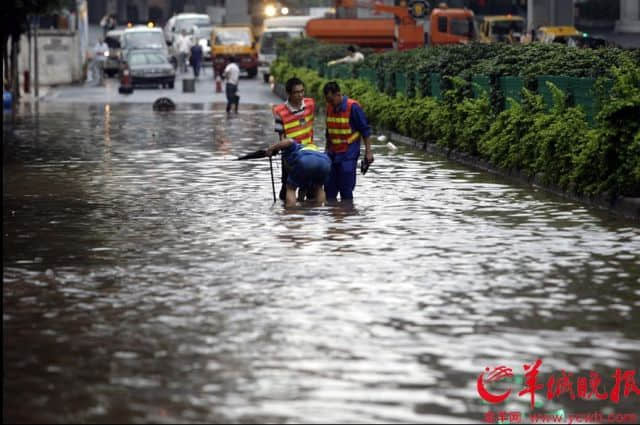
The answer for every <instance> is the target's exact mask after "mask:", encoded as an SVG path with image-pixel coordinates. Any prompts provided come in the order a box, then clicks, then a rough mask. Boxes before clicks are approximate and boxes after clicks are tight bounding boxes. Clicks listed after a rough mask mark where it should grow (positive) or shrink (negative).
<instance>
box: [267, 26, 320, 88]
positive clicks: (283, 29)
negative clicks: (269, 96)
mask: <svg viewBox="0 0 640 425" xmlns="http://www.w3.org/2000/svg"><path fill="white" fill-rule="evenodd" d="M310 19H312V16H279V17H276V18H267V19H265V20H264V24H263V31H262V35H261V36H260V43H259V44H260V49H259V50H258V73H260V74H262V78H263V79H264V82H265V83H267V82H269V72H270V71H269V69H270V68H271V63H273V61H274V60H275V59H276V43H277V41H278V40H282V39H288V38H298V37H304V28H305V26H306V25H307V22H308V21H309V20H310Z"/></svg>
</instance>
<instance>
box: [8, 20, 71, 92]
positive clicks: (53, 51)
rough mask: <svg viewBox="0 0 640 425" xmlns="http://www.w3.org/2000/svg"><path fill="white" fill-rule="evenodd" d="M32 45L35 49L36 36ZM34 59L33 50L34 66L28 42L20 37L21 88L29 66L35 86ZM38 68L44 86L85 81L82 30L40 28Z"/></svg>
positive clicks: (40, 80)
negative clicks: (80, 31) (81, 40)
mask: <svg viewBox="0 0 640 425" xmlns="http://www.w3.org/2000/svg"><path fill="white" fill-rule="evenodd" d="M31 46H32V50H33V48H34V39H33V38H31ZM33 61H34V52H33V51H32V52H31V66H29V41H28V39H27V36H26V35H25V36H23V37H22V38H21V40H20V57H19V60H18V68H19V72H20V87H21V88H22V87H23V81H22V78H23V75H24V74H23V71H24V70H27V69H29V70H30V73H31V87H33V81H34V80H33V79H34V78H35V77H34V73H35V68H34V62H33ZM38 68H39V70H38V71H39V72H38V73H39V82H40V85H42V86H48V85H55V84H71V83H76V82H80V81H83V80H84V74H83V61H82V55H81V48H80V36H79V33H78V32H76V31H62V30H40V31H38ZM32 90H33V88H32Z"/></svg>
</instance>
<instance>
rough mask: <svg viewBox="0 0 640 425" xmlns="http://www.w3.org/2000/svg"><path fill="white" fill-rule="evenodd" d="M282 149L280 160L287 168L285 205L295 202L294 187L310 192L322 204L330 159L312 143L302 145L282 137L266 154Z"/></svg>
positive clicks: (291, 205) (290, 205)
mask: <svg viewBox="0 0 640 425" xmlns="http://www.w3.org/2000/svg"><path fill="white" fill-rule="evenodd" d="M280 150H281V151H282V160H283V162H284V164H286V167H287V169H288V170H289V173H288V176H287V181H286V196H285V206H286V207H293V206H295V204H296V189H298V188H300V190H301V191H303V192H307V193H312V194H313V199H314V200H315V201H316V202H318V203H320V204H322V203H324V202H325V201H326V198H325V193H324V190H323V186H324V185H325V184H326V183H327V180H328V179H329V172H330V170H331V160H330V159H329V156H328V155H327V154H326V153H324V152H320V151H318V147H317V146H316V145H314V144H308V145H302V144H300V143H297V141H296V140H294V139H284V140H281V141H279V142H278V143H276V144H275V145H272V146H270V147H269V148H268V149H267V155H268V156H271V155H273V154H274V153H275V152H277V151H280Z"/></svg>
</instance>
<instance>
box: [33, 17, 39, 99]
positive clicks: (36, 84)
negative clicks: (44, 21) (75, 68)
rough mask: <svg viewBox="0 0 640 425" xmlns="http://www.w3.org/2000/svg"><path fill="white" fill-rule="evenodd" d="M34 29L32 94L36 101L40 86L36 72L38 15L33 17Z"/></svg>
mask: <svg viewBox="0 0 640 425" xmlns="http://www.w3.org/2000/svg"><path fill="white" fill-rule="evenodd" d="M34 18H35V19H34V22H35V29H34V31H33V46H34V49H33V65H34V66H33V94H34V96H35V99H36V102H38V101H39V100H40V98H39V96H38V91H39V88H40V78H39V77H40V75H39V74H38V27H39V26H40V16H35V17H34Z"/></svg>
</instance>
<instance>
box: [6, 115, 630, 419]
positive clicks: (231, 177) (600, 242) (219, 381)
mask: <svg viewBox="0 0 640 425" xmlns="http://www.w3.org/2000/svg"><path fill="white" fill-rule="evenodd" d="M3 127H4V130H3V132H4V137H3V152H4V161H3V205H4V206H3V334H4V337H3V346H4V349H3V351H4V353H3V354H4V355H3V358H4V360H3V369H4V383H3V420H4V421H5V422H55V423H64V422H67V421H68V422H137V423H139V422H163V423H166V422H232V423H238V422H251V423H255V422H270V423H292V422H293V423H295V422H304V423H318V422H343V423H363V422H391V423H424V422H427V423H431V422H440V421H444V422H482V421H483V420H484V419H485V414H486V413H487V412H488V411H494V412H498V411H508V412H514V411H518V412H522V415H523V421H526V419H525V418H526V417H527V416H528V415H529V412H530V410H531V409H530V401H531V398H530V395H529V394H525V395H522V396H519V395H518V392H519V391H521V390H522V389H523V388H524V386H525V384H524V383H523V382H522V380H521V381H520V382H519V383H518V382H516V383H514V384H513V385H512V388H513V389H512V393H511V395H510V396H509V398H508V399H507V401H506V402H505V403H502V404H497V405H490V404H488V403H486V402H485V401H483V399H482V398H481V397H480V395H479V394H478V391H477V380H478V376H479V375H481V374H482V373H483V372H485V368H487V367H488V368H491V369H493V368H495V367H497V366H501V365H504V366H507V367H510V368H512V369H513V373H514V374H515V375H523V374H524V369H523V365H525V364H532V363H533V362H535V361H536V359H541V360H542V365H541V366H540V370H539V372H540V375H539V376H538V381H539V383H540V384H543V385H544V384H546V382H547V379H548V378H549V377H550V376H552V375H555V376H556V378H558V377H560V376H561V374H562V371H565V372H568V373H572V374H573V377H574V379H575V380H577V377H579V376H581V377H589V376H590V372H592V371H593V372H597V373H598V374H599V375H600V376H601V377H602V385H601V386H600V390H601V392H604V391H609V390H611V389H612V387H613V384H614V382H615V379H614V374H615V372H616V369H620V370H621V371H629V370H631V371H634V372H635V382H636V384H638V383H640V376H639V375H640V370H639V368H640V342H639V341H640V257H639V254H638V253H640V228H639V227H638V226H637V223H636V222H633V221H628V220H624V219H619V218H615V217H613V216H611V215H609V214H608V213H606V212H601V211H597V210H592V209H588V208H586V207H584V206H582V205H580V204H577V203H572V202H568V201H566V200H562V199H559V198H557V197H554V196H551V195H548V194H545V193H542V192H539V191H536V190H534V189H532V188H530V187H528V186H518V185H516V184H513V183H510V182H508V181H506V180H503V179H501V178H499V177H496V176H493V175H490V174H487V173H484V172H479V171H475V170H472V169H469V168H466V167H463V166H460V165H456V164H454V163H451V162H448V161H445V160H443V159H442V158H439V157H435V156H431V155H430V154H427V153H424V152H419V151H413V150H409V149H406V148H404V147H400V148H399V149H398V150H397V151H392V150H389V149H388V148H387V147H386V146H385V145H386V144H385V143H380V142H375V143H374V147H373V148H374V155H376V156H375V163H374V164H373V165H372V166H371V169H370V171H369V173H367V175H366V176H364V177H363V176H361V175H358V186H357V188H356V192H355V204H354V205H353V206H352V207H347V206H340V205H337V206H336V205H334V206H325V207H319V208H312V207H310V206H307V205H302V206H301V207H298V208H295V209H291V210H285V209H284V208H283V206H282V204H281V203H280V202H278V203H276V204H274V203H273V199H272V188H271V178H270V172H269V161H268V160H266V159H261V160H252V161H235V160H234V159H235V158H236V157H237V156H239V155H242V154H245V153H248V152H251V151H254V150H257V149H260V148H263V147H266V146H267V144H268V143H271V142H273V141H275V139H276V135H275V133H274V132H273V118H272V115H271V111H270V109H269V107H268V106H266V105H265V106H258V105H256V106H253V107H247V108H245V109H244V110H243V111H242V112H241V114H240V115H239V116H237V117H231V118H230V119H229V118H226V116H225V113H224V105H215V106H212V105H211V104H209V105H195V104H194V105H192V106H185V105H180V106H179V107H178V109H177V110H176V111H175V112H173V113H157V112H153V111H151V107H150V105H134V104H128V105H125V104H117V105H103V104H74V103H68V104H43V105H41V106H40V114H39V116H36V115H35V114H32V113H26V112H25V113H23V114H21V115H19V117H18V118H17V120H16V122H15V123H14V124H12V123H11V121H10V119H7V116H6V115H5V120H4V125H3ZM321 128H322V127H321V123H318V128H317V131H316V139H318V140H321V137H320V136H321V135H322V134H323V132H322V131H320V129H321ZM322 146H324V143H322ZM279 163H280V159H279V157H277V158H276V160H274V161H273V164H274V174H275V179H276V191H278V190H279V177H280V165H279ZM516 381H517V379H516ZM576 386H577V385H576ZM487 388H490V387H489V385H487ZM622 388H624V384H623V385H622ZM504 391H505V390H504V388H502V387H493V389H492V390H491V392H492V393H494V394H499V393H503V392H504ZM638 400H639V396H638V395H637V394H634V393H633V392H632V393H631V394H627V395H626V396H625V395H623V394H622V390H621V392H620V400H619V402H617V403H616V402H614V401H612V400H611V399H610V398H609V399H607V400H598V399H597V398H595V397H594V398H591V400H587V401H585V400H579V399H578V398H577V397H576V399H575V400H572V399H571V398H570V397H569V395H568V394H563V395H562V396H560V397H555V398H553V399H552V400H548V399H547V387H546V385H545V386H544V388H541V389H539V390H538V391H537V392H536V406H537V408H536V410H535V411H536V412H555V411H558V410H559V409H563V410H564V412H566V413H567V414H569V413H588V412H596V411H598V412H604V413H607V414H609V413H615V414H638V415H640V408H639V407H638V406H639V405H640V403H638ZM636 422H637V421H636Z"/></svg>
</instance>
